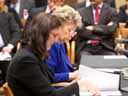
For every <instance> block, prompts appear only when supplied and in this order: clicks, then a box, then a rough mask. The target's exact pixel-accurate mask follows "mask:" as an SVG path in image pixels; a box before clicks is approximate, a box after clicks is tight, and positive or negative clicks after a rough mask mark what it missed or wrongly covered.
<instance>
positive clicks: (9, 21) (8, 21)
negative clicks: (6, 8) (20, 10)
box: [0, 13, 21, 47]
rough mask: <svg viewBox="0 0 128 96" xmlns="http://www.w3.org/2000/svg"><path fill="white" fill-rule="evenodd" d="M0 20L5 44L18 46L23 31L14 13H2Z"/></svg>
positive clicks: (0, 31)
mask: <svg viewBox="0 0 128 96" xmlns="http://www.w3.org/2000/svg"><path fill="white" fill-rule="evenodd" d="M0 22H1V23H0V33H1V35H2V38H3V41H4V43H5V46H6V45H7V44H13V45H14V47H16V46H17V42H18V41H19V40H21V32H20V29H19V27H18V24H17V23H16V21H15V19H14V16H13V14H11V13H0Z"/></svg>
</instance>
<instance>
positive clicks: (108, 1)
mask: <svg viewBox="0 0 128 96" xmlns="http://www.w3.org/2000/svg"><path fill="white" fill-rule="evenodd" d="M103 2H104V3H106V4H108V5H110V6H111V7H113V8H115V0H103ZM85 5H86V0H85V1H83V2H80V3H75V4H74V5H73V8H75V9H79V8H82V7H85Z"/></svg>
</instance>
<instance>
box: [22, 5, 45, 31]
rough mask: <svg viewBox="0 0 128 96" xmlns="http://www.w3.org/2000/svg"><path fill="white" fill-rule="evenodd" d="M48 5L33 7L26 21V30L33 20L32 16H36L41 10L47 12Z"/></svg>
mask: <svg viewBox="0 0 128 96" xmlns="http://www.w3.org/2000/svg"><path fill="white" fill-rule="evenodd" d="M46 8H47V6H44V7H41V8H33V9H32V10H31V11H30V13H29V17H28V19H27V21H26V24H25V28H24V31H25V30H26V28H27V26H28V24H29V23H30V22H31V21H32V18H33V17H34V16H36V15H37V14H39V13H40V12H45V10H46Z"/></svg>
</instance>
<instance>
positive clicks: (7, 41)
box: [0, 0, 21, 83]
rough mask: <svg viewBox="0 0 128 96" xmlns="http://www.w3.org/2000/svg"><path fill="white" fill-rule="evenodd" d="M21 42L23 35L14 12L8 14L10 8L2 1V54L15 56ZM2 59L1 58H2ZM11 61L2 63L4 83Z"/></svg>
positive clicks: (0, 24)
mask: <svg viewBox="0 0 128 96" xmlns="http://www.w3.org/2000/svg"><path fill="white" fill-rule="evenodd" d="M19 40H21V33H20V29H19V27H18V24H17V23H16V21H15V19H14V15H13V14H12V12H8V7H7V6H6V5H5V1H4V0H0V52H1V53H0V54H1V56H4V55H5V54H11V55H13V54H14V53H15V52H16V46H17V43H18V41H19ZM0 58H1V57H0ZM8 64H9V61H0V68H1V70H2V75H3V78H2V79H3V83H4V82H5V79H6V71H7V67H8Z"/></svg>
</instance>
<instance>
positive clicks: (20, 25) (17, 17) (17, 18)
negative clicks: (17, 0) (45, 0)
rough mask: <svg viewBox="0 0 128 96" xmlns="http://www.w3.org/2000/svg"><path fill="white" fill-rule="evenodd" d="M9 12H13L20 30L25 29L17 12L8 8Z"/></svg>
mask: <svg viewBox="0 0 128 96" xmlns="http://www.w3.org/2000/svg"><path fill="white" fill-rule="evenodd" d="M8 12H11V13H12V14H13V15H14V18H15V20H16V23H17V24H18V25H19V28H20V29H21V28H23V25H22V23H21V20H20V17H19V15H18V14H17V12H16V11H15V10H14V9H13V8H10V7H8Z"/></svg>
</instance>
